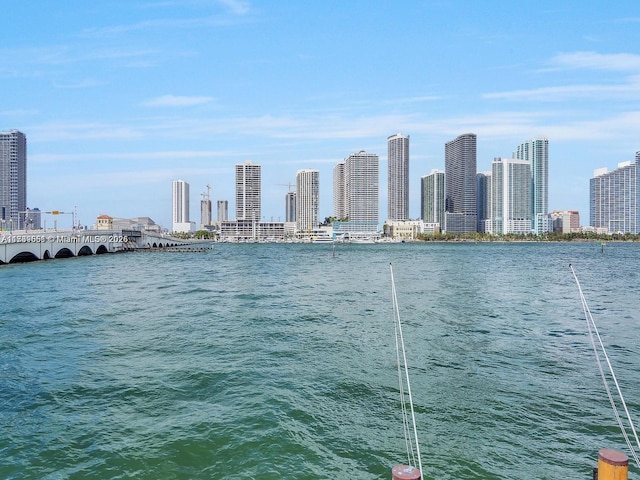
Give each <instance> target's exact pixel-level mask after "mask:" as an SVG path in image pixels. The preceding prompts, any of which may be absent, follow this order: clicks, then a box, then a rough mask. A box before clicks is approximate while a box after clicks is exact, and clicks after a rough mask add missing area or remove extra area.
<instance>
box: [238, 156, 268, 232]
mask: <svg viewBox="0 0 640 480" xmlns="http://www.w3.org/2000/svg"><path fill="white" fill-rule="evenodd" d="M260 175H261V170H260V165H258V164H256V163H253V162H251V161H247V162H245V163H240V164H237V165H236V220H251V221H254V222H260V221H261V198H262V196H261V193H260V192H261V190H260V189H261V185H262V182H261V176H260Z"/></svg>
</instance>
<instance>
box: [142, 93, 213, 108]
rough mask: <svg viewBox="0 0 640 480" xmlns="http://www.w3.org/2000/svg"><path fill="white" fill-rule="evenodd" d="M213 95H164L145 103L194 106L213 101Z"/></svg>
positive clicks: (145, 104) (157, 105)
mask: <svg viewBox="0 0 640 480" xmlns="http://www.w3.org/2000/svg"><path fill="white" fill-rule="evenodd" d="M212 101H213V98H212V97H186V96H180V95H162V96H161V97H156V98H153V99H151V100H149V101H146V102H144V103H143V105H144V106H147V107H192V106H194V105H202V104H205V103H209V102H212Z"/></svg>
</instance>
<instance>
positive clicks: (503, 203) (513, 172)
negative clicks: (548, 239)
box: [490, 158, 531, 235]
mask: <svg viewBox="0 0 640 480" xmlns="http://www.w3.org/2000/svg"><path fill="white" fill-rule="evenodd" d="M530 206H531V165H530V164H529V162H528V161H526V160H518V159H514V158H496V159H494V160H493V163H492V164H491V232H490V233H493V234H497V235H499V234H503V235H504V234H520V235H525V234H527V233H530V232H531V208H530Z"/></svg>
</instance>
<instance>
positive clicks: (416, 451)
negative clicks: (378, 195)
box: [389, 264, 422, 478]
mask: <svg viewBox="0 0 640 480" xmlns="http://www.w3.org/2000/svg"><path fill="white" fill-rule="evenodd" d="M389 269H390V271H391V293H392V297H393V321H394V329H395V341H396V359H397V364H398V383H399V387H400V403H401V407H402V424H403V428H404V439H405V444H406V448H407V461H408V463H409V465H415V464H416V459H417V464H418V469H419V471H418V472H417V474H418V475H419V476H418V477H417V478H421V475H422V460H421V457H420V445H419V444H418V430H417V428H416V417H415V413H414V410H413V397H412V395H411V383H410V382H409V367H408V365H407V355H406V351H405V347H404V336H403V335H402V323H401V322H400V310H399V308H398V297H397V295H396V283H395V280H394V277H393V266H392V265H391V264H389ZM401 356H402V358H401ZM402 366H404V377H405V379H406V387H407V395H405V390H404V380H403V368H402ZM407 396H408V400H409V408H410V411H411V422H412V424H413V437H414V439H415V448H414V445H413V440H412V438H411V434H410V428H409V415H408V412H407V407H406V400H407V398H406V397H407ZM408 468H409V469H410V468H412V467H408ZM394 470H395V469H394ZM413 473H416V472H409V475H407V476H404V477H402V478H409V477H410V476H411V475H413ZM394 478H395V476H394Z"/></svg>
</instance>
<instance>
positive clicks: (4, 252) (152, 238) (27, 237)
mask: <svg viewBox="0 0 640 480" xmlns="http://www.w3.org/2000/svg"><path fill="white" fill-rule="evenodd" d="M190 244H191V242H189V241H187V240H182V239H179V238H175V237H172V236H170V235H167V234H163V233H158V232H152V231H144V230H143V231H139V230H29V231H24V230H23V231H17V230H14V231H12V232H0V264H4V263H20V262H31V261H35V260H48V259H52V258H70V257H81V256H85V255H100V254H103V253H118V252H126V251H132V250H140V249H156V248H157V249H165V248H171V247H182V246H186V245H190Z"/></svg>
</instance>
